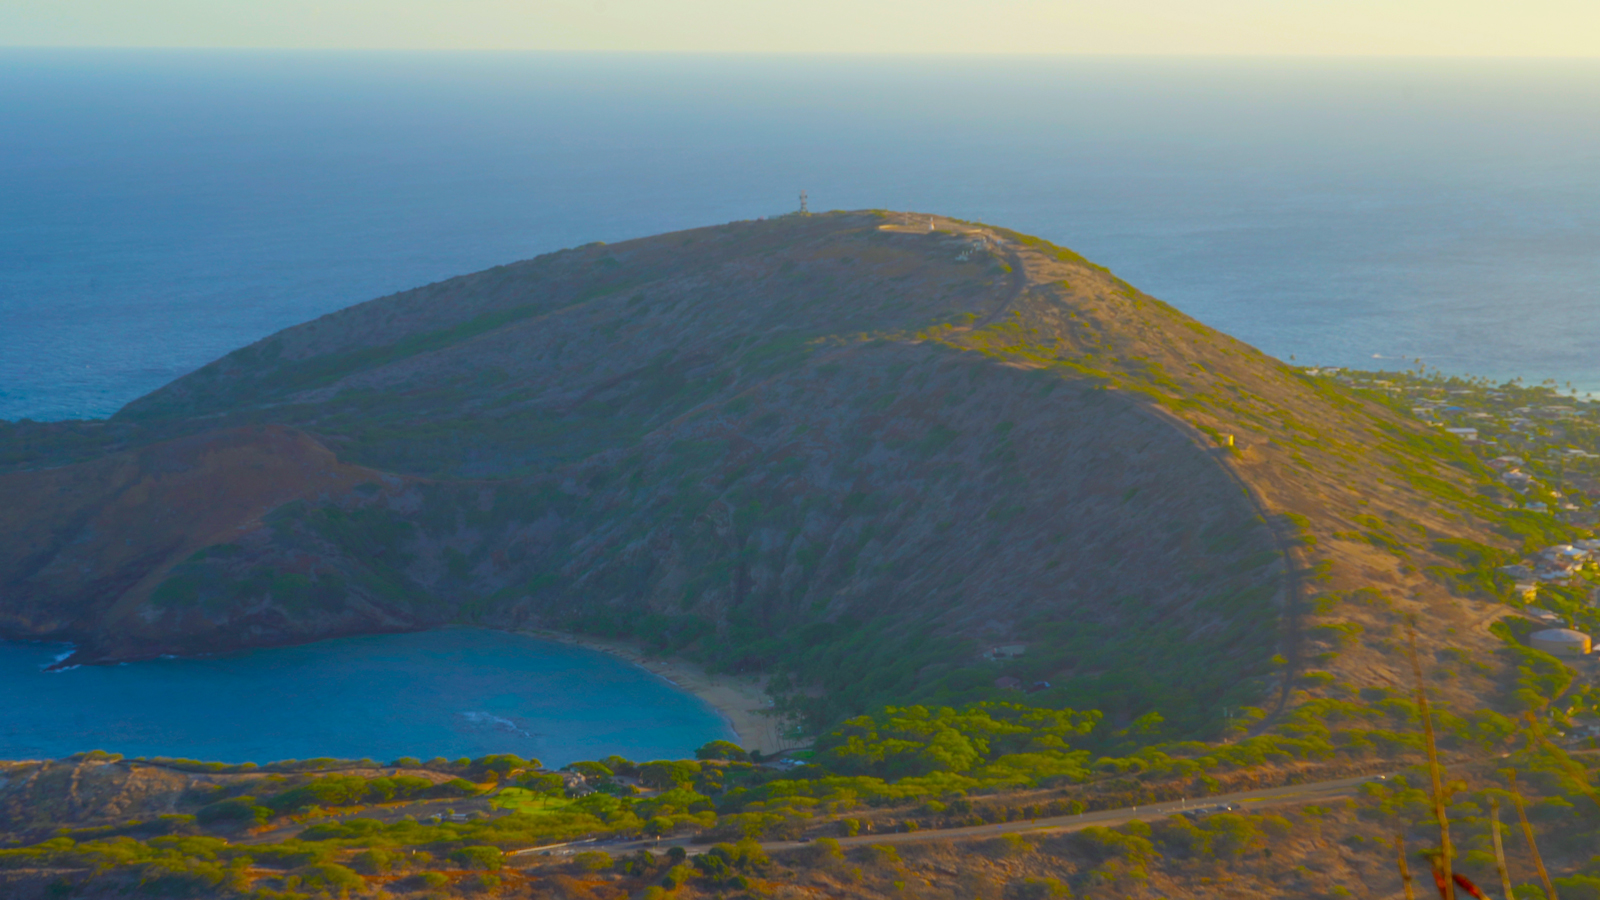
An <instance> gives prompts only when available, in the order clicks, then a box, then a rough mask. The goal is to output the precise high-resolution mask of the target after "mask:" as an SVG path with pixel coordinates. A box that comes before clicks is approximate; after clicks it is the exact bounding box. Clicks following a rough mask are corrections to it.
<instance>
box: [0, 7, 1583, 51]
mask: <svg viewBox="0 0 1600 900" xmlns="http://www.w3.org/2000/svg"><path fill="white" fill-rule="evenodd" d="M0 45H6V46H122V47H148V46H155V47H306V48H418V49H429V48H432V49H527V50H622V51H667V52H707V51H710V52H796V51H799V52H869V53H1090V54H1268V55H1275V54H1338V55H1344V54H1357V55H1361V54H1379V55H1416V56H1436V55H1447V56H1448V55H1460V56H1596V55H1600V2H1596V0H0Z"/></svg>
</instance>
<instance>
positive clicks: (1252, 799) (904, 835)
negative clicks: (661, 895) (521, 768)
mask: <svg viewBox="0 0 1600 900" xmlns="http://www.w3.org/2000/svg"><path fill="white" fill-rule="evenodd" d="M1388 777H1389V776H1387V775H1361V776H1358V777H1355V778H1340V779H1337V780H1334V781H1318V782H1313V783H1311V784H1292V785H1286V786H1284V787H1276V788H1262V789H1260V790H1255V791H1239V792H1237V793H1232V794H1217V795H1215V796H1211V797H1205V798H1201V799H1196V800H1175V801H1171V802H1167V803H1155V804H1151V805H1150V806H1132V807H1125V808H1122V809H1103V810H1099V811H1097V812H1088V813H1082V814H1080V815H1075V816H1052V817H1050V818H1045V819H1031V820H1020V819H1019V820H1017V821H1014V822H995V823H993V824H989V825H971V826H966V827H962V828H941V829H937V830H929V831H896V832H890V833H887V834H860V835H854V836H852V837H841V838H838V841H839V844H840V846H843V847H853V846H858V845H861V844H914V843H922V842H925V841H961V840H982V839H985V838H994V837H999V836H1000V835H1005V834H1019V833H1023V832H1027V833H1030V834H1038V833H1046V832H1070V831H1078V830H1080V829H1083V828H1090V827H1093V826H1096V825H1098V826H1101V827H1110V826H1114V825H1122V824H1125V823H1127V822H1132V821H1134V820H1135V819H1139V820H1153V819H1163V818H1166V817H1167V816H1170V815H1173V814H1175V813H1183V812H1185V811H1188V810H1196V811H1198V810H1209V811H1213V812H1215V811H1218V807H1229V806H1233V807H1237V808H1238V810H1239V811H1240V812H1255V811H1256V810H1260V809H1265V808H1268V807H1271V806H1280V805H1283V804H1286V803H1316V802H1321V801H1327V800H1335V799H1338V798H1340V797H1349V796H1351V795H1353V794H1355V793H1356V791H1357V790H1358V789H1360V787H1361V785H1363V784H1366V783H1367V782H1369V781H1382V780H1385V779H1387V778H1388ZM810 845H811V842H810V841H766V842H763V843H762V844H761V849H762V850H765V851H766V852H768V853H782V852H785V851H790V850H798V849H800V848H803V847H808V846H810ZM673 847H682V848H683V849H684V850H685V851H686V852H687V853H688V854H689V855H690V856H696V855H698V854H701V853H704V852H705V851H707V850H709V849H711V847H710V845H707V844H699V845H691V844H690V843H689V839H688V838H687V837H682V838H671V839H668V840H664V841H649V840H643V841H641V840H615V841H605V840H596V841H576V842H573V843H570V844H552V845H549V846H545V847H529V848H527V849H525V850H512V851H510V852H508V853H507V854H506V856H507V857H508V858H510V859H512V860H513V862H515V861H516V860H518V859H521V860H527V861H529V862H531V861H533V860H537V859H539V858H540V857H544V856H567V855H570V854H573V853H580V852H583V851H585V850H604V851H605V852H607V853H610V854H612V855H617V854H626V853H635V852H637V851H640V850H647V851H649V852H651V853H666V852H667V851H668V850H670V849H671V848H673Z"/></svg>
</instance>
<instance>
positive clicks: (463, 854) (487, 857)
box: [450, 845, 611, 872]
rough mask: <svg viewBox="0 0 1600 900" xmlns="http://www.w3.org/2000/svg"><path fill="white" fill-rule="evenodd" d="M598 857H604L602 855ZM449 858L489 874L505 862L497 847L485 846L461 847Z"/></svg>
mask: <svg viewBox="0 0 1600 900" xmlns="http://www.w3.org/2000/svg"><path fill="white" fill-rule="evenodd" d="M582 855H583V854H581V853H580V854H579V856H582ZM600 855H601V856H605V854H604V853H602V854H600ZM450 858H451V859H453V860H455V861H456V862H458V863H460V864H461V867H462V868H463V869H487V870H488V871H490V872H497V871H499V870H500V866H501V864H502V863H504V862H505V854H503V853H501V852H500V848H499V847H490V846H487V845H479V846H476V847H462V848H460V849H458V850H456V851H454V852H452V853H451V854H450ZM610 864H611V859H610V857H607V858H606V865H608V866H609V865H610Z"/></svg>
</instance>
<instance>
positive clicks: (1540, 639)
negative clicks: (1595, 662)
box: [1528, 628, 1591, 656]
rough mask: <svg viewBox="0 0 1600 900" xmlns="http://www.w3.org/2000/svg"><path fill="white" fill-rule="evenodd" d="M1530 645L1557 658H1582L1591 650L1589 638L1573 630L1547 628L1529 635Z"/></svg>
mask: <svg viewBox="0 0 1600 900" xmlns="http://www.w3.org/2000/svg"><path fill="white" fill-rule="evenodd" d="M1528 645H1529V646H1530V647H1532V648H1533V649H1535V650H1543V651H1544V652H1546V653H1552V654H1554V655H1556V656H1582V655H1584V654H1585V653H1588V652H1589V650H1590V649H1591V644H1590V643H1589V636H1588V635H1587V634H1584V633H1583V632H1581V631H1573V630H1572V629H1571V628H1547V629H1545V630H1544V631H1535V632H1534V633H1533V634H1530V635H1528Z"/></svg>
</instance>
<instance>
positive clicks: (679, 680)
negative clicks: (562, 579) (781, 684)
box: [522, 630, 803, 754]
mask: <svg viewBox="0 0 1600 900" xmlns="http://www.w3.org/2000/svg"><path fill="white" fill-rule="evenodd" d="M522 633H523V634H527V635H530V636H532V637H537V638H541V639H543V640H547V641H558V642H560V643H563V644H571V645H573V646H575V647H583V648H584V649H586V650H598V651H600V652H601V653H609V654H611V655H612V656H615V657H617V658H619V659H623V660H626V661H628V662H630V663H632V664H633V665H636V666H638V667H639V668H641V669H644V670H645V671H647V672H650V673H651V674H653V675H656V676H657V677H659V678H662V679H665V680H666V681H668V682H669V683H671V684H672V685H674V686H676V687H678V688H680V689H682V690H685V691H688V692H689V693H691V694H694V695H695V696H696V697H699V698H700V699H702V700H704V701H705V702H706V703H707V704H709V705H710V706H711V707H712V708H713V709H715V710H716V711H717V712H719V713H721V714H722V717H723V718H724V719H726V720H727V721H728V725H729V726H730V727H731V728H732V729H733V731H734V733H735V734H737V735H738V736H739V737H738V743H739V745H740V746H742V747H744V748H745V749H746V750H760V751H761V752H762V753H764V754H767V753H775V752H777V751H778V750H782V749H790V748H793V747H795V746H798V745H801V744H803V742H796V741H795V740H793V739H790V740H789V741H788V742H787V743H785V742H783V741H781V740H780V739H779V725H780V723H779V721H778V719H777V718H776V717H775V716H774V715H773V714H772V701H771V699H770V698H768V697H767V693H766V690H765V687H766V676H759V677H757V676H739V675H719V674H715V673H712V672H707V671H706V670H705V668H704V667H703V666H701V665H699V664H698V663H694V662H690V661H689V660H686V659H679V658H676V657H672V658H665V659H663V658H659V657H651V656H646V655H645V654H644V653H643V652H641V651H640V649H639V647H638V646H637V645H635V644H630V643H627V642H624V641H608V640H602V639H600V638H594V637H588V636H582V635H574V634H567V633H564V632H558V631H542V630H528V631H524V632H522Z"/></svg>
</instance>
